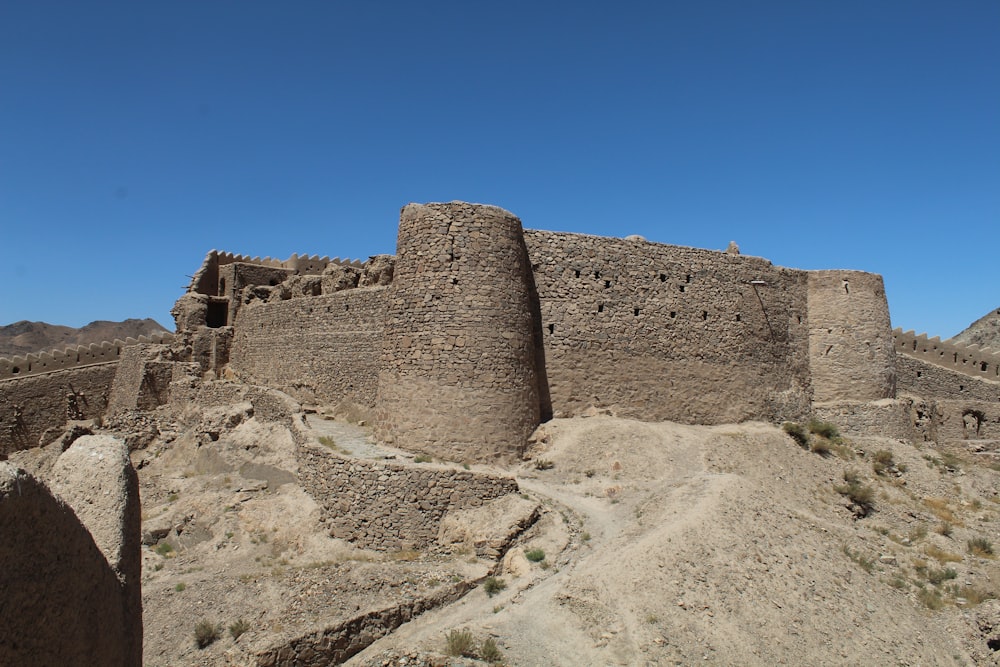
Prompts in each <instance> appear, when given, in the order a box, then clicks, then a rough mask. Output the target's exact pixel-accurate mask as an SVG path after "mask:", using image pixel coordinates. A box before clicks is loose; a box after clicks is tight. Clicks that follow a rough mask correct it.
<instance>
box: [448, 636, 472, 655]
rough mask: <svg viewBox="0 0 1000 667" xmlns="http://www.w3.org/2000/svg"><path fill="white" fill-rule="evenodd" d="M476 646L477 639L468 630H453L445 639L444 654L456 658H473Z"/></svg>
mask: <svg viewBox="0 0 1000 667" xmlns="http://www.w3.org/2000/svg"><path fill="white" fill-rule="evenodd" d="M474 645H475V639H473V637H472V633H471V632H469V630H468V629H464V630H451V631H450V632H448V635H447V636H446V637H445V648H444V652H445V653H446V654H448V655H450V656H452V657H454V658H460V657H462V656H469V657H471V656H472V647H473V646H474Z"/></svg>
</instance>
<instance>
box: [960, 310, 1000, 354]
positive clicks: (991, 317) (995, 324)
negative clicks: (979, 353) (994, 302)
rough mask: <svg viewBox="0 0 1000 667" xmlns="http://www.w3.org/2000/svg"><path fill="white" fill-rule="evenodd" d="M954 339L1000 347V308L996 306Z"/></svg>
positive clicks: (961, 341)
mask: <svg viewBox="0 0 1000 667" xmlns="http://www.w3.org/2000/svg"><path fill="white" fill-rule="evenodd" d="M952 340H954V341H957V342H959V343H966V344H973V343H975V344H976V345H981V346H983V347H992V348H996V349H1000V308H994V309H993V310H991V311H990V312H988V313H986V315H984V316H983V317H980V318H979V319H978V320H976V321H975V322H973V323H972V324H970V325H969V328H968V329H966V330H965V331H963V332H962V333H960V334H958V335H957V336H955V337H954V338H953V339H952Z"/></svg>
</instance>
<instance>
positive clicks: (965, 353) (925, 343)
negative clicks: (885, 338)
mask: <svg viewBox="0 0 1000 667" xmlns="http://www.w3.org/2000/svg"><path fill="white" fill-rule="evenodd" d="M892 338H893V346H894V347H895V349H896V352H897V353H899V354H902V355H906V356H907V357H912V358H914V359H919V360H921V361H923V362H924V363H928V364H932V365H934V366H942V367H944V368H947V369H949V370H952V371H955V372H957V373H962V374H963V375H968V376H971V377H975V378H980V379H984V380H993V381H994V382H997V381H1000V350H994V349H991V348H988V347H980V346H978V345H962V344H960V343H953V342H951V341H950V340H946V341H942V340H941V339H940V338H938V337H934V338H928V337H927V334H920V335H917V334H915V333H914V332H913V331H903V330H902V329H894V330H893V332H892Z"/></svg>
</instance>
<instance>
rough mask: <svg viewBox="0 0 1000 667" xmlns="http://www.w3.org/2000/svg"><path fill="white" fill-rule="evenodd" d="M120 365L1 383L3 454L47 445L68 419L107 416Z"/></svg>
mask: <svg viewBox="0 0 1000 667" xmlns="http://www.w3.org/2000/svg"><path fill="white" fill-rule="evenodd" d="M117 368H118V364H117V363H107V364H95V365H91V366H85V367H83V368H74V369H71V370H65V371H55V372H52V373H44V374H41V375H32V376H29V377H25V378H20V379H17V380H7V381H4V382H0V455H6V454H9V453H11V452H14V451H18V450H21V449H30V448H32V447H38V446H39V445H40V444H44V443H42V442H41V441H42V440H43V437H42V436H43V434H45V433H46V431H48V432H49V434H51V435H52V437H55V436H56V435H57V434H58V432H61V430H62V428H63V426H64V425H65V424H66V422H67V421H69V420H74V419H96V418H98V417H100V416H102V415H103V414H104V410H105V408H106V407H107V401H108V393H109V392H110V389H111V383H112V382H113V381H114V379H115V372H116V370H117Z"/></svg>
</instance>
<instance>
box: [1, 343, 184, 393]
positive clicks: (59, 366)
mask: <svg viewBox="0 0 1000 667" xmlns="http://www.w3.org/2000/svg"><path fill="white" fill-rule="evenodd" d="M173 337H174V335H173V334H172V333H167V332H163V333H154V334H150V335H148V336H139V337H138V338H132V337H131V336H130V337H128V338H126V339H125V340H121V339H115V340H113V341H104V342H101V343H91V344H89V345H72V346H70V347H67V348H64V349H57V350H46V351H43V352H35V353H33V354H25V355H19V356H15V357H9V358H8V357H0V382H3V381H4V380H16V379H19V378H23V377H28V376H31V375H40V374H42V373H51V372H53V371H62V370H68V369H71V368H79V367H81V366H90V365H92V364H107V363H113V362H117V361H118V359H119V357H120V356H121V353H122V349H123V348H126V347H128V346H130V345H138V344H140V343H154V344H156V343H169V342H170V341H172V340H173Z"/></svg>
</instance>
